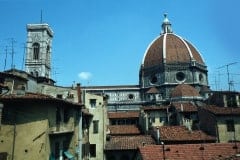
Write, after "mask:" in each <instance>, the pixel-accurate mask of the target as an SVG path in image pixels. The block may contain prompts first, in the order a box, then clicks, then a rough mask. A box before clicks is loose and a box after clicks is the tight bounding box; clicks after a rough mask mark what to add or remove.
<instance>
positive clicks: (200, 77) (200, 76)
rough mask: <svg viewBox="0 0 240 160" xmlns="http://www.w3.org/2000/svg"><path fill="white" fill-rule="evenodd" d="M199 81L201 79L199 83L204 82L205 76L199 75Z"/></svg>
mask: <svg viewBox="0 0 240 160" xmlns="http://www.w3.org/2000/svg"><path fill="white" fill-rule="evenodd" d="M198 79H199V82H203V75H202V74H199V76H198Z"/></svg>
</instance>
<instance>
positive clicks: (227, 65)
mask: <svg viewBox="0 0 240 160" xmlns="http://www.w3.org/2000/svg"><path fill="white" fill-rule="evenodd" d="M237 63H238V62H233V63H228V64H225V65H223V66H221V67H218V68H217V69H220V68H223V67H227V78H228V91H230V88H231V85H232V83H231V82H230V80H229V66H231V65H234V64H237Z"/></svg>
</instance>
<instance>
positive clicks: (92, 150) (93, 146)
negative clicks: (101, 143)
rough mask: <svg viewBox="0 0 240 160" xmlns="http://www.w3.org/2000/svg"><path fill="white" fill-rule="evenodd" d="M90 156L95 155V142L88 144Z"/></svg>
mask: <svg viewBox="0 0 240 160" xmlns="http://www.w3.org/2000/svg"><path fill="white" fill-rule="evenodd" d="M90 157H96V144H90Z"/></svg>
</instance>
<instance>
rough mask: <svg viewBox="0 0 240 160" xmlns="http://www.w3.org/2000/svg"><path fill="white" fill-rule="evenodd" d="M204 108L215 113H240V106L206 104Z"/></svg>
mask: <svg viewBox="0 0 240 160" xmlns="http://www.w3.org/2000/svg"><path fill="white" fill-rule="evenodd" d="M202 108H203V109H206V110H208V111H209V112H211V113H213V114H215V115H240V107H238V108H232V107H217V106H213V105H211V106H206V107H202Z"/></svg>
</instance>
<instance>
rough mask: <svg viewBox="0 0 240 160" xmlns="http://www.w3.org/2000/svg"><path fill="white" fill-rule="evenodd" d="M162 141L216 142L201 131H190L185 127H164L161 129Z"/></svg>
mask: <svg viewBox="0 0 240 160" xmlns="http://www.w3.org/2000/svg"><path fill="white" fill-rule="evenodd" d="M159 131H160V139H161V140H162V141H165V142H166V141H178V142H179V141H181V142H186V141H212V142H213V141H216V138H215V137H213V136H210V135H207V134H206V133H204V132H203V131H201V130H193V131H189V130H188V129H187V128H186V127H185V126H162V127H160V128H159Z"/></svg>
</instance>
